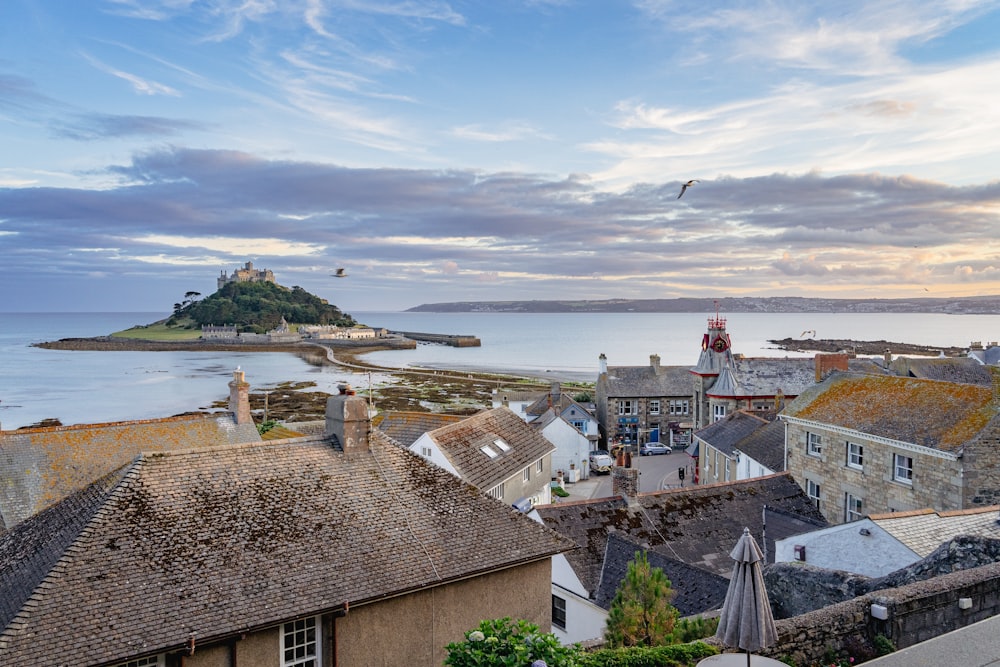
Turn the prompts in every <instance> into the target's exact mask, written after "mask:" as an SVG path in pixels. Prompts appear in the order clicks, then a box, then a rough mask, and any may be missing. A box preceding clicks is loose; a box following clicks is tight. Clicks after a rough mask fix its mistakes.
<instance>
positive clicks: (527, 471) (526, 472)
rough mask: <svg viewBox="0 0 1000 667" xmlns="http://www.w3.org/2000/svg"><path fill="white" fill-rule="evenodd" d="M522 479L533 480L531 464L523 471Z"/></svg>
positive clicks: (525, 480)
mask: <svg viewBox="0 0 1000 667" xmlns="http://www.w3.org/2000/svg"><path fill="white" fill-rule="evenodd" d="M521 480H522V481H524V482H530V481H531V466H528V467H527V468H525V469H524V470H522V471H521Z"/></svg>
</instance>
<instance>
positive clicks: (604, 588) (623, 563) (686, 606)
mask: <svg viewBox="0 0 1000 667" xmlns="http://www.w3.org/2000/svg"><path fill="white" fill-rule="evenodd" d="M637 551H646V559H647V560H648V561H649V564H650V566H652V567H658V568H660V569H661V570H663V573H664V574H665V575H666V576H667V579H669V580H670V584H671V588H672V589H673V591H674V598H673V599H672V600H671V601H670V604H672V605H673V606H674V607H675V608H676V609H677V611H679V612H680V614H681V616H682V617H683V616H693V615H695V614H701V613H703V612H706V611H709V610H711V609H718V608H719V607H721V606H722V602H723V600H725V599H726V591H727V590H728V589H729V580H728V579H726V578H725V577H722V576H720V575H718V574H715V573H713V572H708V571H706V570H702V569H699V568H697V567H692V566H691V565H687V564H686V563H682V562H681V561H679V560H677V559H675V558H670V557H667V556H665V555H663V554H662V553H658V552H656V551H650V550H647V549H645V548H644V547H643V546H641V545H639V544H636V543H635V542H632V541H630V540H628V539H626V538H624V537H621V536H620V535H618V534H617V533H611V534H609V535H608V544H607V548H606V549H605V552H604V553H605V555H604V566H603V568H602V569H601V583H600V585H599V586H598V588H597V592H596V593H595V594H594V602H596V603H597V605H598V606H599V607H601V608H602V609H610V608H611V602H612V601H613V600H614V598H615V594H616V593H617V592H618V588H619V587H620V586H621V583H622V581H623V580H624V579H625V574H626V573H627V572H628V566H629V563H631V562H632V561H633V560H635V553H636V552H637Z"/></svg>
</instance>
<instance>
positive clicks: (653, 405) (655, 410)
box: [649, 400, 660, 415]
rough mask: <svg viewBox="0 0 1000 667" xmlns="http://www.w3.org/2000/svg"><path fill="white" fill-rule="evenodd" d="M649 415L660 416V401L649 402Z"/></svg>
mask: <svg viewBox="0 0 1000 667" xmlns="http://www.w3.org/2000/svg"><path fill="white" fill-rule="evenodd" d="M649 414H651V415H658V414H660V402H659V401H655V400H654V401H650V402H649Z"/></svg>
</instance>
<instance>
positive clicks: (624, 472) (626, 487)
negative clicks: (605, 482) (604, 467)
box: [611, 465, 639, 505]
mask: <svg viewBox="0 0 1000 667" xmlns="http://www.w3.org/2000/svg"><path fill="white" fill-rule="evenodd" d="M611 495H613V496H621V497H623V498H625V499H626V500H627V501H628V502H629V504H630V505H631V504H632V503H633V502H636V501H637V500H638V497H639V469H638V468H626V467H624V466H619V465H616V466H613V467H612V468H611Z"/></svg>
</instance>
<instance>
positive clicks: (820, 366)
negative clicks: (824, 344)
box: [814, 352, 850, 382]
mask: <svg viewBox="0 0 1000 667" xmlns="http://www.w3.org/2000/svg"><path fill="white" fill-rule="evenodd" d="M849 359H850V355H848V354H846V353H844V352H838V353H837V354H817V355H816V357H815V360H814V365H815V366H816V382H822V381H823V378H825V377H826V376H827V375H829V374H830V372H831V371H843V372H844V373H846V372H847V368H848V360H849Z"/></svg>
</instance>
